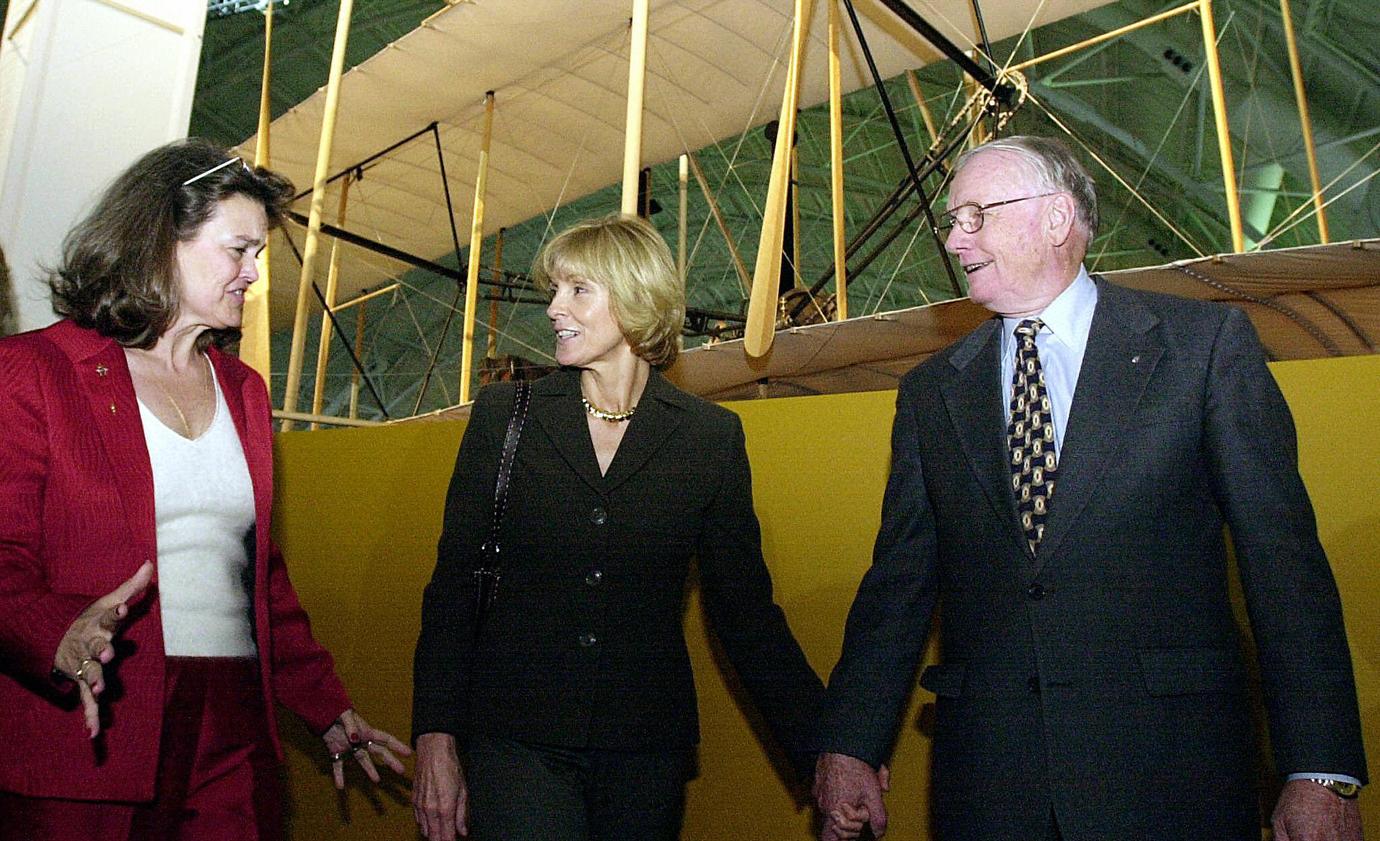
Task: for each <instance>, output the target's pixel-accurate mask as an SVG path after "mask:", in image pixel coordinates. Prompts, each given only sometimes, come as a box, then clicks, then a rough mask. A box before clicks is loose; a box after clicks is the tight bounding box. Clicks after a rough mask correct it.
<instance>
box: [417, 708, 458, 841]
mask: <svg viewBox="0 0 1380 841" xmlns="http://www.w3.org/2000/svg"><path fill="white" fill-rule="evenodd" d="M412 814H413V817H415V818H416V819H417V826H418V827H419V828H420V829H421V831H422V835H423V836H424V837H426V838H427V839H429V841H454V839H455V836H456V834H457V833H458V834H459V835H462V836H465V835H469V825H468V822H469V791H468V790H467V789H466V787H465V772H464V771H462V770H461V768H460V757H459V756H458V754H457V753H456V750H455V737H454V736H452V735H450V734H449V733H423V734H422V735H420V736H418V737H417V768H416V775H415V777H414V779H413V781H412Z"/></svg>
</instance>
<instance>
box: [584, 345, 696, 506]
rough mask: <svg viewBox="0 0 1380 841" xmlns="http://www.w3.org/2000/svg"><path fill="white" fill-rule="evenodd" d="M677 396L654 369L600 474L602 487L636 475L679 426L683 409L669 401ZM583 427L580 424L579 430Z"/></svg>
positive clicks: (612, 485) (610, 489) (612, 487)
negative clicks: (624, 429)
mask: <svg viewBox="0 0 1380 841" xmlns="http://www.w3.org/2000/svg"><path fill="white" fill-rule="evenodd" d="M677 396H678V393H677V392H676V390H675V388H674V387H672V386H671V384H670V383H668V382H666V380H665V378H664V377H662V376H661V374H659V373H657V372H656V371H655V370H653V371H652V373H651V376H650V377H648V379H647V387H646V388H645V389H644V390H643V392H642V397H641V399H640V400H638V402H637V414H635V415H633V418H632V420H630V421H628V428H627V430H626V431H625V432H624V433H623V440H622V441H621V442H619V444H618V452H617V453H615V454H614V456H613V463H612V464H610V465H609V472H608V473H607V474H605V475H604V477H603V480H604V488H605V490H607V491H610V492H612V491H613V490H614V489H615V488H617V487H618V486H619V485H622V484H623V483H624V482H626V481H628V480H629V479H631V478H632V477H633V476H635V475H636V474H637V471H639V470H641V469H642V465H644V464H646V463H647V459H649V458H651V457H652V455H653V454H654V453H656V451H657V450H659V449H660V448H661V445H662V444H663V443H664V442H665V441H666V439H667V437H669V436H670V435H671V433H672V432H674V431H675V430H676V427H678V426H680V422H681V417H682V412H681V411H680V410H679V409H678V408H677V407H676V406H674V405H672V403H673V401H674V400H675V398H676V397H677ZM583 428H584V427H583V425H582V426H581V430H582V431H583Z"/></svg>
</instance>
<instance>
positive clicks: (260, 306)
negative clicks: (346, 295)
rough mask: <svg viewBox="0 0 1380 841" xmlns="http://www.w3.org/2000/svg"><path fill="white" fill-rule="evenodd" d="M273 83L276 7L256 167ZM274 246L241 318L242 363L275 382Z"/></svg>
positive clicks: (261, 261)
mask: <svg viewBox="0 0 1380 841" xmlns="http://www.w3.org/2000/svg"><path fill="white" fill-rule="evenodd" d="M272 80H273V4H272V3H269V4H268V5H267V6H265V7H264V69H263V79H262V81H261V83H260V85H259V131H258V134H257V135H255V138H254V166H256V167H260V166H262V167H267V166H270V165H271V164H270V163H269V136H270V130H269V126H270V125H271V124H272V122H273V112H272V108H271V107H270V105H271V102H270V99H269V90H270V89H271V83H272ZM272 255H273V245H272V243H271V242H265V243H264V247H263V250H262V251H260V252H259V256H258V258H256V259H255V261H254V265H255V267H257V268H258V270H259V279H258V281H257V282H255V283H254V284H252V285H251V286H250V287H249V289H248V290H246V291H245V293H244V309H243V310H242V313H243V315H242V316H241V318H240V361H242V362H244V363H245V364H246V365H248V366H249V367H251V368H253V369H254V370H255V371H258V372H259V376H261V377H263V378H264V382H271V380H272V376H273V352H272V343H271V341H270V335H271V333H272V332H273V325H272V317H271V311H270V309H269V293H270V292H271V291H272V289H273V284H272V282H271V281H272V273H271V271H270V268H269V267H270V266H271V264H272Z"/></svg>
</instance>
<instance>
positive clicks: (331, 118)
mask: <svg viewBox="0 0 1380 841" xmlns="http://www.w3.org/2000/svg"><path fill="white" fill-rule="evenodd" d="M353 12H354V0H340V12H339V14H338V15H337V17H336V23H335V45H334V46H333V48H332V50H331V69H330V73H329V75H328V76H327V80H326V103H325V113H324V114H323V115H322V117H321V142H320V144H319V145H318V147H317V150H316V172H315V175H314V176H313V178H312V191H311V213H310V214H309V216H308V217H307V239H306V243H305V244H304V245H303V246H302V276H301V281H300V282H299V283H298V286H297V311H296V314H295V316H294V317H293V322H292V351H291V353H290V354H289V356H288V372H287V385H286V388H285V390H284V394H283V412H284V413H285V414H284V420H283V426H282V428H283V431H284V432H286V431H288V430H290V429H292V421H293V418H292V415H293V414H294V413H295V412H296V411H297V391H298V389H299V388H300V387H301V384H302V352H303V349H304V348H305V346H306V341H307V309H308V306H309V303H310V298H309V297H308V293H309V291H310V290H311V287H312V285H313V284H312V279H313V277H314V274H315V271H316V252H317V248H318V244H319V240H320V238H321V212H322V209H323V207H324V205H325V203H326V176H327V174H329V172H330V169H331V147H332V145H333V144H334V142H335V121H336V114H337V112H338V111H339V109H340V77H341V76H342V75H343V73H344V69H345V46H346V44H347V43H348V41H349V39H350V17H351V15H352V14H353Z"/></svg>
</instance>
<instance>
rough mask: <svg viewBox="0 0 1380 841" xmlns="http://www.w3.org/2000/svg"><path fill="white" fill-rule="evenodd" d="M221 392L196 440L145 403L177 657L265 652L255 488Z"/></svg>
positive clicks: (163, 597) (163, 584) (168, 616)
mask: <svg viewBox="0 0 1380 841" xmlns="http://www.w3.org/2000/svg"><path fill="white" fill-rule="evenodd" d="M207 364H208V365H209V364H210V362H209V361H208V362H207ZM211 380H212V382H215V380H216V378H215V376H212V377H211ZM215 389H216V414H215V418H214V419H213V420H212V421H211V426H210V427H209V428H208V429H207V430H206V431H205V432H203V433H202V434H201V437H199V438H197V439H195V440H188V439H186V438H183V437H182V436H181V435H179V434H177V433H176V432H174V431H173V430H171V429H169V428H168V427H166V426H164V425H163V422H162V421H160V420H159V419H158V416H157V415H155V414H154V413H153V412H150V411H149V410H148V408H147V407H146V406H144V405H143V403H140V404H139V416H140V418H142V419H143V423H144V440H145V441H146V442H147V443H148V450H149V461H150V463H151V464H152V466H153V497H154V511H155V519H156V521H157V525H158V595H159V601H160V603H161V607H162V615H163V647H164V652H165V653H166V654H167V655H169V656H172V657H253V656H255V655H256V653H257V649H256V647H255V645H254V632H253V623H252V618H251V610H252V608H251V605H250V602H249V586H248V582H249V581H251V580H252V579H251V576H252V575H253V570H251V569H250V568H249V550H248V546H249V545H250V544H249V543H248V541H252V540H253V539H254V536H253V528H254V486H253V484H252V483H251V481H250V478H249V465H248V463H247V462H246V461H245V458H244V449H243V448H242V447H241V446H240V438H239V435H238V434H237V433H236V432H235V424H234V421H233V419H232V418H231V417H230V408H229V406H227V405H226V403H225V397H224V395H222V394H221V391H220V383H219V382H215Z"/></svg>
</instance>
